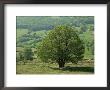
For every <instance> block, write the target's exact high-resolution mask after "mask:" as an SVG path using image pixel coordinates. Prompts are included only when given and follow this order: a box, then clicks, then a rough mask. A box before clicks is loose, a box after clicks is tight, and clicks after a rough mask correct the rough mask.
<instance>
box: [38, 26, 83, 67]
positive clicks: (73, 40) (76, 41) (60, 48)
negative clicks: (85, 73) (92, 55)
mask: <svg viewBox="0 0 110 90" xmlns="http://www.w3.org/2000/svg"><path fill="white" fill-rule="evenodd" d="M84 48H85V47H84V43H83V41H82V40H81V39H80V38H79V36H78V35H77V33H76V30H75V28H74V27H69V26H66V25H63V26H62V25H60V26H57V27H55V28H54V29H53V30H51V31H50V32H49V33H48V35H47V36H46V37H45V38H44V39H43V40H42V42H41V43H40V44H39V46H38V47H37V55H38V57H39V58H41V59H42V60H43V61H45V62H48V61H52V62H56V63H58V64H59V68H63V67H64V65H65V63H67V62H72V63H78V61H80V60H82V58H83V57H84V50H85V49H84Z"/></svg>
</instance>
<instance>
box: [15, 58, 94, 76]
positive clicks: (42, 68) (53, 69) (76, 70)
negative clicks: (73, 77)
mask: <svg viewBox="0 0 110 90" xmlns="http://www.w3.org/2000/svg"><path fill="white" fill-rule="evenodd" d="M16 74H21V75H22V74H58V75H59V74H94V62H93V60H91V61H87V60H86V61H83V62H79V63H78V64H72V63H67V64H65V67H64V68H63V69H59V68H58V64H57V63H53V64H51V63H40V62H35V61H34V62H27V63H26V64H25V65H24V64H23V63H19V64H16Z"/></svg>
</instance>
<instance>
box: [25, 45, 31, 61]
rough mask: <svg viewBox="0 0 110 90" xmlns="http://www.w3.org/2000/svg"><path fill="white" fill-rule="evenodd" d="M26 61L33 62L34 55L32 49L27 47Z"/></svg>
mask: <svg viewBox="0 0 110 90" xmlns="http://www.w3.org/2000/svg"><path fill="white" fill-rule="evenodd" d="M24 59H25V60H33V53H32V50H31V48H29V47H25V49H24Z"/></svg>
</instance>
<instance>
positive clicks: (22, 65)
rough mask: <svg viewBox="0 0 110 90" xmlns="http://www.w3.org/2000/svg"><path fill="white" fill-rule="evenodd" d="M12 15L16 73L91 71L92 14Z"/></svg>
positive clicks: (92, 62) (92, 61)
mask: <svg viewBox="0 0 110 90" xmlns="http://www.w3.org/2000/svg"><path fill="white" fill-rule="evenodd" d="M16 18H17V22H16V31H17V32H16V34H17V37H16V41H17V42H16V62H17V63H16V64H17V68H16V70H17V71H16V73H17V74H74V73H77V74H80V73H81V74H83V73H84V74H89V73H93V72H94V17H93V16H17V17H16ZM60 61H61V62H60ZM82 62H83V63H82ZM84 62H85V63H84ZM88 62H90V63H88ZM59 68H60V69H59ZM91 69H92V70H91Z"/></svg>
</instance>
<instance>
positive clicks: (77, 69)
mask: <svg viewBox="0 0 110 90" xmlns="http://www.w3.org/2000/svg"><path fill="white" fill-rule="evenodd" d="M50 68H51V69H54V70H62V71H70V72H92V73H94V67H70V66H67V67H64V68H63V69H59V68H53V67H50Z"/></svg>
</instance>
